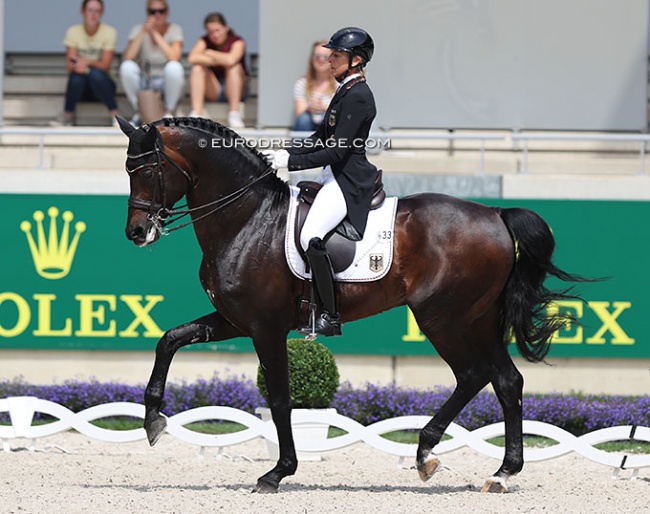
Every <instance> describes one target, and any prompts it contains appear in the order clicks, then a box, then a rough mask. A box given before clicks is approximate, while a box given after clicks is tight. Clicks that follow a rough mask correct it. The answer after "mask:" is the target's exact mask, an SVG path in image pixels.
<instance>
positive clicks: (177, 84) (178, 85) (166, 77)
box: [120, 60, 185, 111]
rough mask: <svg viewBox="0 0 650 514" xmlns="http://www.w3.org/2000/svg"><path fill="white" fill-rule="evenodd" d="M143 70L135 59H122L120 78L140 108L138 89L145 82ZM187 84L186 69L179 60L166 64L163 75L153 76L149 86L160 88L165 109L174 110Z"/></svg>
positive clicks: (128, 95)
mask: <svg viewBox="0 0 650 514" xmlns="http://www.w3.org/2000/svg"><path fill="white" fill-rule="evenodd" d="M143 79H144V77H143V72H142V69H141V68H140V65H139V64H138V63H137V62H135V61H128V60H127V61H122V64H120V80H121V81H122V87H123V88H124V92H125V93H126V97H127V98H128V99H129V102H130V103H131V105H132V106H133V108H134V109H135V110H136V111H137V110H138V91H140V89H142V85H143V82H144V80H143ZM184 85H185V70H184V69H183V65H182V64H181V63H180V62H178V61H169V62H168V63H167V64H165V67H164V69H163V74H162V76H161V77H152V78H151V84H149V86H150V87H151V88H152V89H158V90H160V91H162V93H163V100H164V102H165V110H166V111H173V110H175V109H176V106H177V105H178V101H179V100H180V99H181V95H182V94H183V86H184Z"/></svg>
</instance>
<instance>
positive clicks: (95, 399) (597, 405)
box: [0, 374, 650, 435]
mask: <svg viewBox="0 0 650 514" xmlns="http://www.w3.org/2000/svg"><path fill="white" fill-rule="evenodd" d="M144 387H145V386H144V385H136V386H128V385H124V384H120V383H115V382H99V381H97V380H90V381H77V380H66V381H65V382H63V383H61V384H54V385H41V386H38V385H31V384H28V383H27V382H25V381H24V380H23V379H20V378H19V379H14V380H10V381H6V380H5V381H0V398H5V397H8V396H36V397H38V398H42V399H45V400H50V401H53V402H56V403H59V404H61V405H65V406H66V407H68V408H69V409H71V410H73V411H75V412H78V411H80V410H83V409H87V408H88V407H92V406H93V405H100V404H102V403H110V402H122V401H123V402H134V403H142V402H143V398H144ZM451 392H452V389H451V388H446V387H437V388H434V389H429V390H424V391H423V390H418V389H409V388H404V387H397V386H395V385H388V386H382V385H374V384H366V385H365V386H363V387H361V388H355V387H353V386H352V385H351V384H350V383H349V382H345V383H343V384H341V386H340V387H339V389H338V391H337V393H336V395H335V397H334V400H333V402H332V404H331V407H334V408H336V409H337V411H338V412H339V413H340V414H342V415H344V416H347V417H349V418H352V419H354V420H356V421H358V422H359V423H361V424H363V425H369V424H371V423H374V422H377V421H380V420H382V419H388V418H393V417H397V416H408V415H426V416H433V415H434V414H435V413H436V411H437V410H438V409H439V408H440V406H441V405H442V404H443V403H444V401H445V400H446V399H447V398H448V397H449V395H450V394H451ZM204 405H224V406H229V407H234V408H236V409H240V410H243V411H246V412H249V413H254V411H255V408H256V407H259V406H266V402H265V400H264V399H263V397H262V395H261V394H260V392H259V390H258V388H257V385H256V384H255V382H254V381H253V380H251V379H247V378H245V377H243V376H242V377H231V378H221V377H220V376H219V375H218V374H216V375H214V376H213V377H212V378H211V379H209V380H197V381H196V382H192V383H188V382H171V383H169V384H168V386H167V390H166V392H165V400H164V408H163V412H164V413H165V414H166V415H173V414H177V413H179V412H183V411H185V410H188V409H191V408H194V407H201V406H204ZM523 409H524V419H528V420H538V421H543V422H546V423H550V424H553V425H556V426H559V427H561V428H564V429H565V430H567V431H569V432H571V433H573V434H576V435H579V434H583V433H586V432H591V431H593V430H597V429H599V428H605V427H610V426H618V425H639V426H646V427H647V426H650V397H649V396H634V397H633V396H619V395H615V396H601V395H585V394H579V393H575V394H568V395H563V394H536V395H525V396H524V403H523ZM455 421H456V423H458V424H459V425H461V426H463V427H465V428H467V429H468V430H474V429H476V428H479V427H481V426H485V425H489V424H492V423H497V422H499V421H502V412H501V406H500V405H499V402H498V400H497V399H496V396H495V395H494V394H493V393H488V392H482V393H480V394H479V395H478V396H477V397H476V398H474V399H473V400H472V401H471V402H470V403H469V404H468V405H467V406H466V407H465V408H464V409H463V410H462V412H461V413H460V414H459V415H458V417H457V418H456V420H455Z"/></svg>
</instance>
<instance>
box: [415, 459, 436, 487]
mask: <svg viewBox="0 0 650 514" xmlns="http://www.w3.org/2000/svg"><path fill="white" fill-rule="evenodd" d="M439 465H440V459H438V457H436V456H435V455H434V454H433V453H432V454H430V455H429V456H428V457H427V458H426V459H424V462H418V473H419V474H420V478H421V479H422V481H423V482H426V481H427V480H429V479H430V478H431V477H432V476H433V475H434V473H435V472H436V469H438V466H439Z"/></svg>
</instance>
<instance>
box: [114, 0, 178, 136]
mask: <svg viewBox="0 0 650 514" xmlns="http://www.w3.org/2000/svg"><path fill="white" fill-rule="evenodd" d="M168 17H169V4H168V3H167V0H147V19H146V21H145V22H144V23H143V24H142V25H136V26H135V27H133V28H132V29H131V32H130V33H129V38H128V43H127V46H126V50H124V54H123V56H122V57H123V61H122V64H121V65H120V79H121V80H122V86H123V87H124V92H125V93H126V96H127V98H128V99H129V102H130V103H131V105H132V106H133V109H134V110H135V111H136V114H135V115H134V117H133V119H132V120H131V122H132V123H133V124H134V125H139V124H140V116H139V114H138V91H140V90H141V89H157V90H160V91H162V94H163V102H164V106H165V117H172V116H173V115H174V114H173V113H174V111H175V110H176V106H177V105H178V101H179V100H180V98H181V94H182V93H183V86H184V84H185V70H184V69H183V65H182V64H181V63H180V59H181V54H182V52H183V29H182V28H181V27H180V26H179V25H176V24H175V23H169V22H168V21H167V18H168Z"/></svg>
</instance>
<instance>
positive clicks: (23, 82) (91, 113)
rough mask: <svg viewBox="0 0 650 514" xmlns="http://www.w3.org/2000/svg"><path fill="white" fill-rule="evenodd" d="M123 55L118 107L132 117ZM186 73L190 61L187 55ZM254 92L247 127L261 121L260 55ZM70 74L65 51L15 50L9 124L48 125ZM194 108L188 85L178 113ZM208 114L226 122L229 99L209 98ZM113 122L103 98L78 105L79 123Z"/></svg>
mask: <svg viewBox="0 0 650 514" xmlns="http://www.w3.org/2000/svg"><path fill="white" fill-rule="evenodd" d="M120 62H121V56H119V55H116V56H115V59H114V60H113V66H112V69H111V74H112V76H113V77H114V78H115V79H116V80H115V82H116V84H117V103H118V108H119V109H120V111H121V113H122V114H123V115H124V116H125V117H129V118H130V117H131V116H132V114H133V109H132V108H131V105H130V104H129V102H128V100H127V99H126V96H125V95H124V90H123V89H122V85H121V84H120V81H119V79H118V67H119V63H120ZM182 62H183V65H184V66H185V68H186V77H187V76H189V73H188V72H189V64H188V62H187V58H186V57H183V60H182ZM250 63H251V84H250V95H249V96H248V98H247V99H246V102H244V103H242V104H241V114H242V118H243V119H244V122H245V123H246V126H247V127H254V126H255V125H256V123H257V56H255V55H253V56H250ZM66 82H67V74H66V71H65V54H63V53H51V54H31V53H11V54H7V55H6V59H5V77H4V88H3V89H4V96H3V114H4V123H5V125H47V124H48V123H49V122H50V121H51V120H53V119H55V118H56V117H57V116H58V115H59V114H60V113H61V111H62V110H63V103H64V96H65V87H66ZM190 110H191V107H190V98H189V93H188V87H187V86H186V88H185V94H184V95H183V97H182V99H181V101H180V103H179V105H178V109H177V112H176V114H177V115H178V116H183V115H187V114H188V113H189V112H190ZM205 115H206V117H209V118H211V119H213V120H215V121H219V122H221V123H225V122H226V118H227V115H228V105H227V104H226V103H217V102H206V104H205ZM111 122H112V120H111V118H110V116H109V114H108V111H107V110H106V107H105V106H104V105H103V104H102V103H100V102H82V103H80V104H79V105H78V106H77V113H76V124H77V125H80V126H93V125H97V126H103V125H104V126H107V125H110V124H111Z"/></svg>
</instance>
